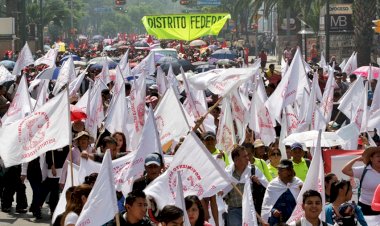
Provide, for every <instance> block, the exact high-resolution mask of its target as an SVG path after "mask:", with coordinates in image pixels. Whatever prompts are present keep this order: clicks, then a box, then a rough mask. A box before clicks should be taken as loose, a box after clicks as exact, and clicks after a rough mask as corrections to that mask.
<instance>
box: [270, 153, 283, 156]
mask: <svg viewBox="0 0 380 226" xmlns="http://www.w3.org/2000/svg"><path fill="white" fill-rule="evenodd" d="M270 156H281V153H280V152H273V153H272V154H271V155H270Z"/></svg>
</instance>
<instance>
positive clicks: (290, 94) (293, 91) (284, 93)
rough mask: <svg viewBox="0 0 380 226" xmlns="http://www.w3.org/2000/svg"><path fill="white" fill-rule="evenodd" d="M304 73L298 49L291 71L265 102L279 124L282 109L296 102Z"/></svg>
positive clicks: (289, 70) (287, 72)
mask: <svg viewBox="0 0 380 226" xmlns="http://www.w3.org/2000/svg"><path fill="white" fill-rule="evenodd" d="M304 73H305V72H304V66H303V61H302V59H301V53H300V50H299V48H298V49H297V52H296V54H295V55H294V58H293V60H292V63H291V65H290V67H289V69H288V70H287V71H286V73H285V75H284V76H283V77H282V79H281V82H280V83H279V84H278V86H277V88H276V89H275V91H274V92H273V93H272V95H271V96H270V97H269V98H268V100H267V101H266V102H265V106H266V107H267V108H268V110H269V112H271V115H273V116H274V117H275V118H276V120H277V121H278V122H280V121H281V120H280V114H281V111H282V109H283V108H285V107H286V106H287V105H289V104H292V103H293V102H294V101H295V100H296V97H297V90H298V82H299V80H300V79H299V76H300V75H304ZM302 92H303V89H302Z"/></svg>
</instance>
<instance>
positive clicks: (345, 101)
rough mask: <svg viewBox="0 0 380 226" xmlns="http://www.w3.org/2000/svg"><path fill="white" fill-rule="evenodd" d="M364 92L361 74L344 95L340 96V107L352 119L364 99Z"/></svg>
mask: <svg viewBox="0 0 380 226" xmlns="http://www.w3.org/2000/svg"><path fill="white" fill-rule="evenodd" d="M363 92H364V85H363V78H362V77H361V76H359V77H358V78H357V79H356V81H355V82H354V83H353V84H352V85H351V86H350V88H349V89H348V90H347V91H346V93H345V94H344V95H343V97H341V98H340V100H339V101H338V102H339V106H338V109H339V110H340V111H341V112H342V113H343V114H345V115H346V116H347V118H349V119H350V120H351V121H352V120H353V117H354V115H353V114H354V111H355V110H356V109H357V108H358V106H359V104H360V102H361V101H362V99H363V98H362V93H363Z"/></svg>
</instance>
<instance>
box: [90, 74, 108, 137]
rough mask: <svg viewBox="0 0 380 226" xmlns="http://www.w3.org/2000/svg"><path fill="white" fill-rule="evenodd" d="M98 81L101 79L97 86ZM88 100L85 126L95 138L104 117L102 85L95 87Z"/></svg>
mask: <svg viewBox="0 0 380 226" xmlns="http://www.w3.org/2000/svg"><path fill="white" fill-rule="evenodd" d="M98 82H99V80H98V81H96V82H95V86H96V83H98ZM87 100H88V102H87V108H86V115H87V119H86V122H85V127H86V130H87V131H88V133H89V134H90V135H91V136H92V137H93V138H94V139H95V138H96V137H97V130H98V127H100V125H101V123H102V121H103V119H104V111H103V101H102V90H101V86H100V85H97V86H96V87H94V91H93V94H92V95H91V96H89V98H88V99H87Z"/></svg>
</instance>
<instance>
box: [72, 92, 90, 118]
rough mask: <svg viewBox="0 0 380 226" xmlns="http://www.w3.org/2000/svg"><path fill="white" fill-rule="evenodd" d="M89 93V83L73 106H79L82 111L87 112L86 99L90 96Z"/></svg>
mask: <svg viewBox="0 0 380 226" xmlns="http://www.w3.org/2000/svg"><path fill="white" fill-rule="evenodd" d="M90 93H91V85H90V87H89V88H88V90H87V91H86V92H85V93H84V94H83V96H82V97H81V98H80V99H79V100H78V102H77V103H76V104H75V107H78V108H80V109H81V110H82V111H83V112H87V105H88V102H89V101H88V99H89V98H90V97H89V96H90ZM87 117H88V116H87Z"/></svg>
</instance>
